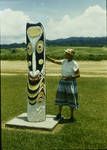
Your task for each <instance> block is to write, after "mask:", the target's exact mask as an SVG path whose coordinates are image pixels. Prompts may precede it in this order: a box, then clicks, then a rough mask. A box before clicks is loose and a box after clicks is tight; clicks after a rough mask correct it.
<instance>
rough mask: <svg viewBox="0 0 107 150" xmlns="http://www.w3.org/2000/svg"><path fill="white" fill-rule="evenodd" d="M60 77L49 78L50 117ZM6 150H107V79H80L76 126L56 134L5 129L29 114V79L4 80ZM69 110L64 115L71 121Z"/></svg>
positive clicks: (59, 129) (60, 126)
mask: <svg viewBox="0 0 107 150" xmlns="http://www.w3.org/2000/svg"><path fill="white" fill-rule="evenodd" d="M58 81H59V77H47V114H56V112H57V107H56V106H55V105H54V99H55V93H56V89H57V85H58ZM1 87H2V88H1V112H2V113H1V115H2V147H3V150H51V149H52V150H53V149H55V150H57V149H61V150H62V149H63V150H66V149H73V150H74V149H104V148H105V149H106V148H107V78H80V79H78V88H79V104H80V108H79V109H78V110H77V111H76V112H75V117H76V119H77V121H76V122H75V123H65V124H58V125H57V127H56V128H55V129H54V131H52V132H49V131H39V130H30V129H14V128H5V127H4V124H5V122H6V121H8V120H10V119H12V118H13V117H15V116H17V115H19V114H21V113H23V112H26V106H27V104H26V99H27V97H26V76H24V75H16V76H2V77H1ZM69 114H70V111H69V109H68V107H64V110H63V115H64V116H65V117H69Z"/></svg>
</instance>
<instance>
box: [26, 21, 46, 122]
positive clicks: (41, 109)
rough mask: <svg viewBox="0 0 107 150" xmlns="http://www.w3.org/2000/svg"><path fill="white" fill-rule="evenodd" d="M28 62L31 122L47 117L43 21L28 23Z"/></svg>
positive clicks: (29, 113)
mask: <svg viewBox="0 0 107 150" xmlns="http://www.w3.org/2000/svg"><path fill="white" fill-rule="evenodd" d="M26 40H27V62H28V82H27V89H28V90H27V92H28V106H27V118H28V121H31V122H40V121H44V120H45V119H46V106H45V105H46V87H45V39H44V28H43V26H42V24H41V23H37V24H29V23H27V25H26Z"/></svg>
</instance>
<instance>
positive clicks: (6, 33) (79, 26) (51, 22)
mask: <svg viewBox="0 0 107 150" xmlns="http://www.w3.org/2000/svg"><path fill="white" fill-rule="evenodd" d="M47 17H48V16H47ZM36 18H37V17H36ZM39 19H40V16H39ZM43 20H44V22H43ZM40 21H42V22H43V25H44V27H45V33H46V38H47V39H58V38H67V37H71V36H78V37H79V36H93V37H94V36H98V37H100V36H106V35H105V34H106V11H105V10H104V9H103V8H101V7H100V6H99V5H94V6H90V7H88V8H87V9H86V10H85V11H84V12H83V13H82V14H80V15H79V16H77V17H74V18H71V17H70V15H68V14H66V15H64V16H63V17H62V18H60V19H59V20H58V19H57V20H56V19H53V18H48V19H46V17H45V18H42V19H40ZM27 22H33V21H32V20H31V18H30V17H29V16H28V15H26V14H25V13H24V12H23V11H16V10H12V9H9V8H8V9H4V10H1V11H0V24H1V27H0V28H1V43H14V42H17V43H18V42H25V41H26V40H25V39H26V32H25V31H26V23H27Z"/></svg>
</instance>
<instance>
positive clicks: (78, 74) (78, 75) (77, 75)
mask: <svg viewBox="0 0 107 150" xmlns="http://www.w3.org/2000/svg"><path fill="white" fill-rule="evenodd" d="M79 77H80V71H79V69H78V70H77V71H75V78H79Z"/></svg>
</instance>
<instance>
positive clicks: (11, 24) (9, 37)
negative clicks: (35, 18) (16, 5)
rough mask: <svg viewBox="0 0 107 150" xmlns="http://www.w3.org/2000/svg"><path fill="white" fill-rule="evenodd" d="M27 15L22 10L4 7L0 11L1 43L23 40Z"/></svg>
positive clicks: (28, 19) (27, 19) (27, 20)
mask: <svg viewBox="0 0 107 150" xmlns="http://www.w3.org/2000/svg"><path fill="white" fill-rule="evenodd" d="M29 21H30V18H29V16H27V15H25V14H24V13H23V12H22V11H14V10H12V9H9V8H8V9H4V10H2V11H0V22H1V27H0V28H1V43H14V42H24V40H25V29H26V22H29Z"/></svg>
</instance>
